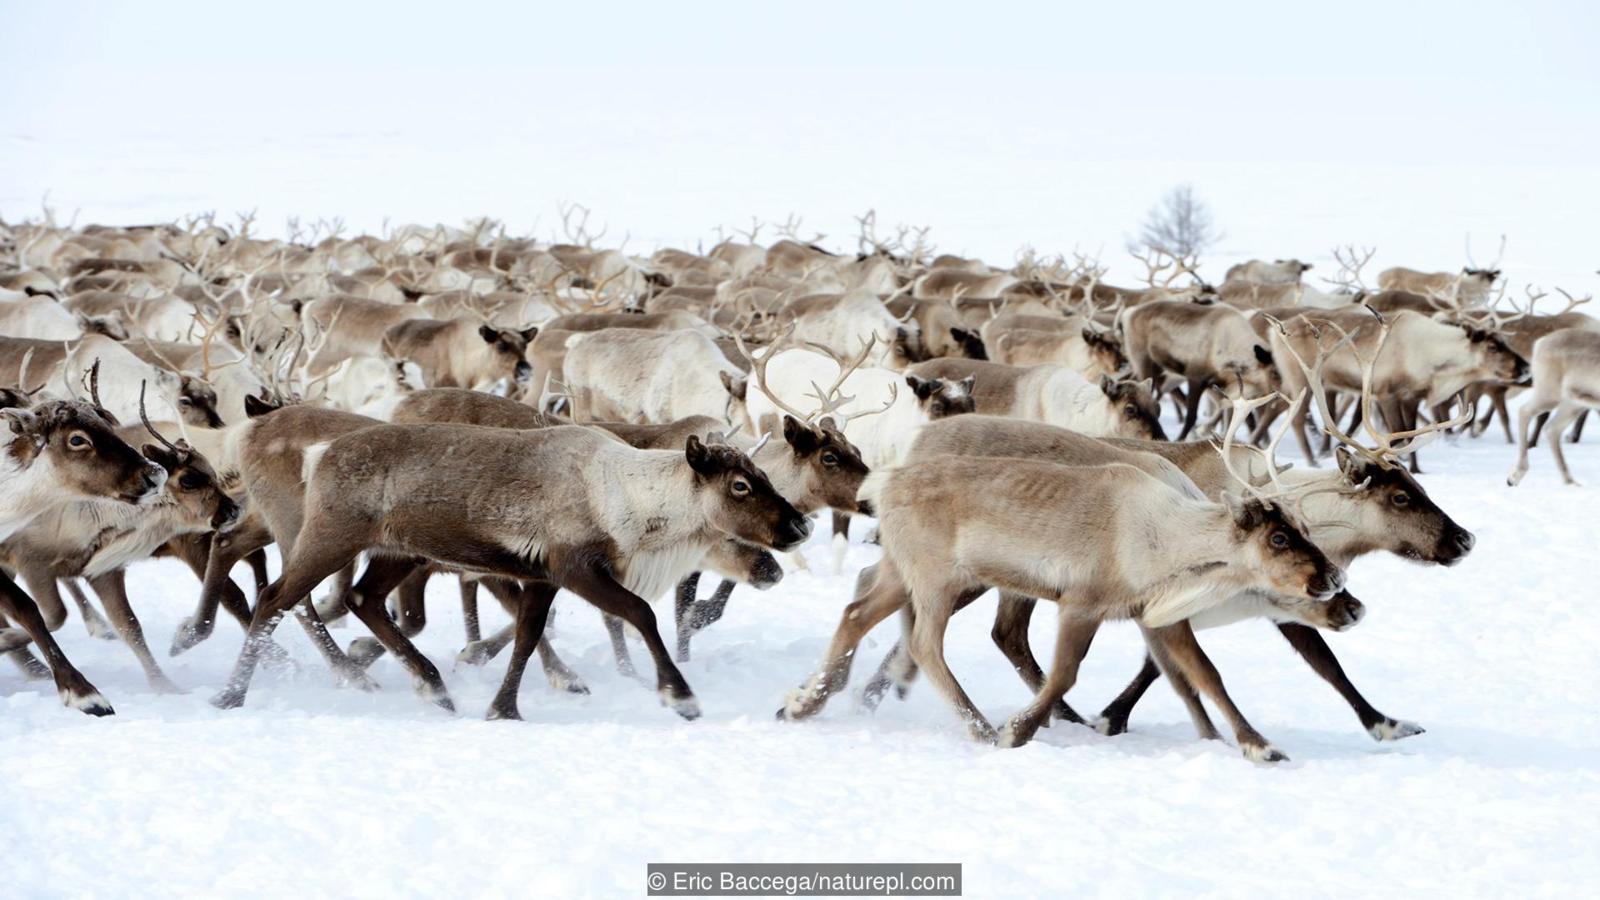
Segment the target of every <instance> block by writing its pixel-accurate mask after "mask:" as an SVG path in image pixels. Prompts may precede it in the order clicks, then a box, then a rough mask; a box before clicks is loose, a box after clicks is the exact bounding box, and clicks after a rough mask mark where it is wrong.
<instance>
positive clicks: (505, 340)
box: [478, 325, 539, 386]
mask: <svg viewBox="0 0 1600 900" xmlns="http://www.w3.org/2000/svg"><path fill="white" fill-rule="evenodd" d="M538 334H539V329H538V328H536V327H528V328H524V329H522V330H521V331H516V330H513V329H505V328H495V327H493V326H490V325H480V326H478V336H479V337H481V338H483V342H484V343H485V344H487V345H488V346H489V354H490V362H489V363H488V365H486V366H484V371H485V372H489V373H493V374H490V375H489V376H488V377H487V379H485V380H488V381H499V380H500V379H502V378H509V379H511V380H512V381H514V382H516V383H517V384H519V385H523V386H526V385H527V383H528V379H529V378H532V377H533V367H532V366H530V365H528V342H529V341H531V340H533V339H534V338H535V337H536V336H537V335H538Z"/></svg>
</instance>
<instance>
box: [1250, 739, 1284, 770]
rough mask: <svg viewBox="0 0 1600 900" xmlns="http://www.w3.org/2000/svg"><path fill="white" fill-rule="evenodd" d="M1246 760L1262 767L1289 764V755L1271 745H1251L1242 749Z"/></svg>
mask: <svg viewBox="0 0 1600 900" xmlns="http://www.w3.org/2000/svg"><path fill="white" fill-rule="evenodd" d="M1241 749H1242V750H1243V752H1244V758H1245V759H1248V760H1250V761H1251V762H1253V763H1259V764H1261V765H1272V764H1274V763H1281V762H1288V761H1289V755H1288V754H1287V753H1284V752H1283V751H1282V750H1279V749H1278V748H1277V747H1274V746H1272V745H1271V744H1250V745H1247V746H1245V747H1243V748H1241Z"/></svg>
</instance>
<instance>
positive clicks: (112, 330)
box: [78, 313, 128, 341]
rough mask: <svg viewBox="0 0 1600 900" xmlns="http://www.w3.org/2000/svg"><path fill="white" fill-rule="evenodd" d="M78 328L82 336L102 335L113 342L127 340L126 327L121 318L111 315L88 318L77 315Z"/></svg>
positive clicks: (83, 315) (81, 314)
mask: <svg viewBox="0 0 1600 900" xmlns="http://www.w3.org/2000/svg"><path fill="white" fill-rule="evenodd" d="M78 328H79V329H80V330H82V331H83V333H84V334H103V335H105V336H106V337H108V338H111V339H112V340H113V341H125V340H127V339H128V327H127V326H126V325H125V324H123V321H122V316H121V315H118V314H117V313H112V314H110V315H106V316H90V315H85V314H83V313H78Z"/></svg>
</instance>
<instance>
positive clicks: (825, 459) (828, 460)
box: [822, 453, 839, 466]
mask: <svg viewBox="0 0 1600 900" xmlns="http://www.w3.org/2000/svg"><path fill="white" fill-rule="evenodd" d="M822 464H823V465H825V466H837V465H838V464H839V457H838V456H836V455H835V454H832V453H824V454H822Z"/></svg>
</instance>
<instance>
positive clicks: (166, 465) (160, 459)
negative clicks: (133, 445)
mask: <svg viewBox="0 0 1600 900" xmlns="http://www.w3.org/2000/svg"><path fill="white" fill-rule="evenodd" d="M139 452H140V453H141V454H143V455H144V458H145V459H148V460H150V461H151V462H153V463H155V464H156V465H158V466H160V467H161V468H163V469H166V470H167V471H168V472H171V471H172V470H173V469H176V468H177V467H178V457H177V454H175V453H173V452H172V451H171V450H168V449H167V448H166V447H163V446H161V445H160V444H145V445H144V446H143V447H140V448H139Z"/></svg>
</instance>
